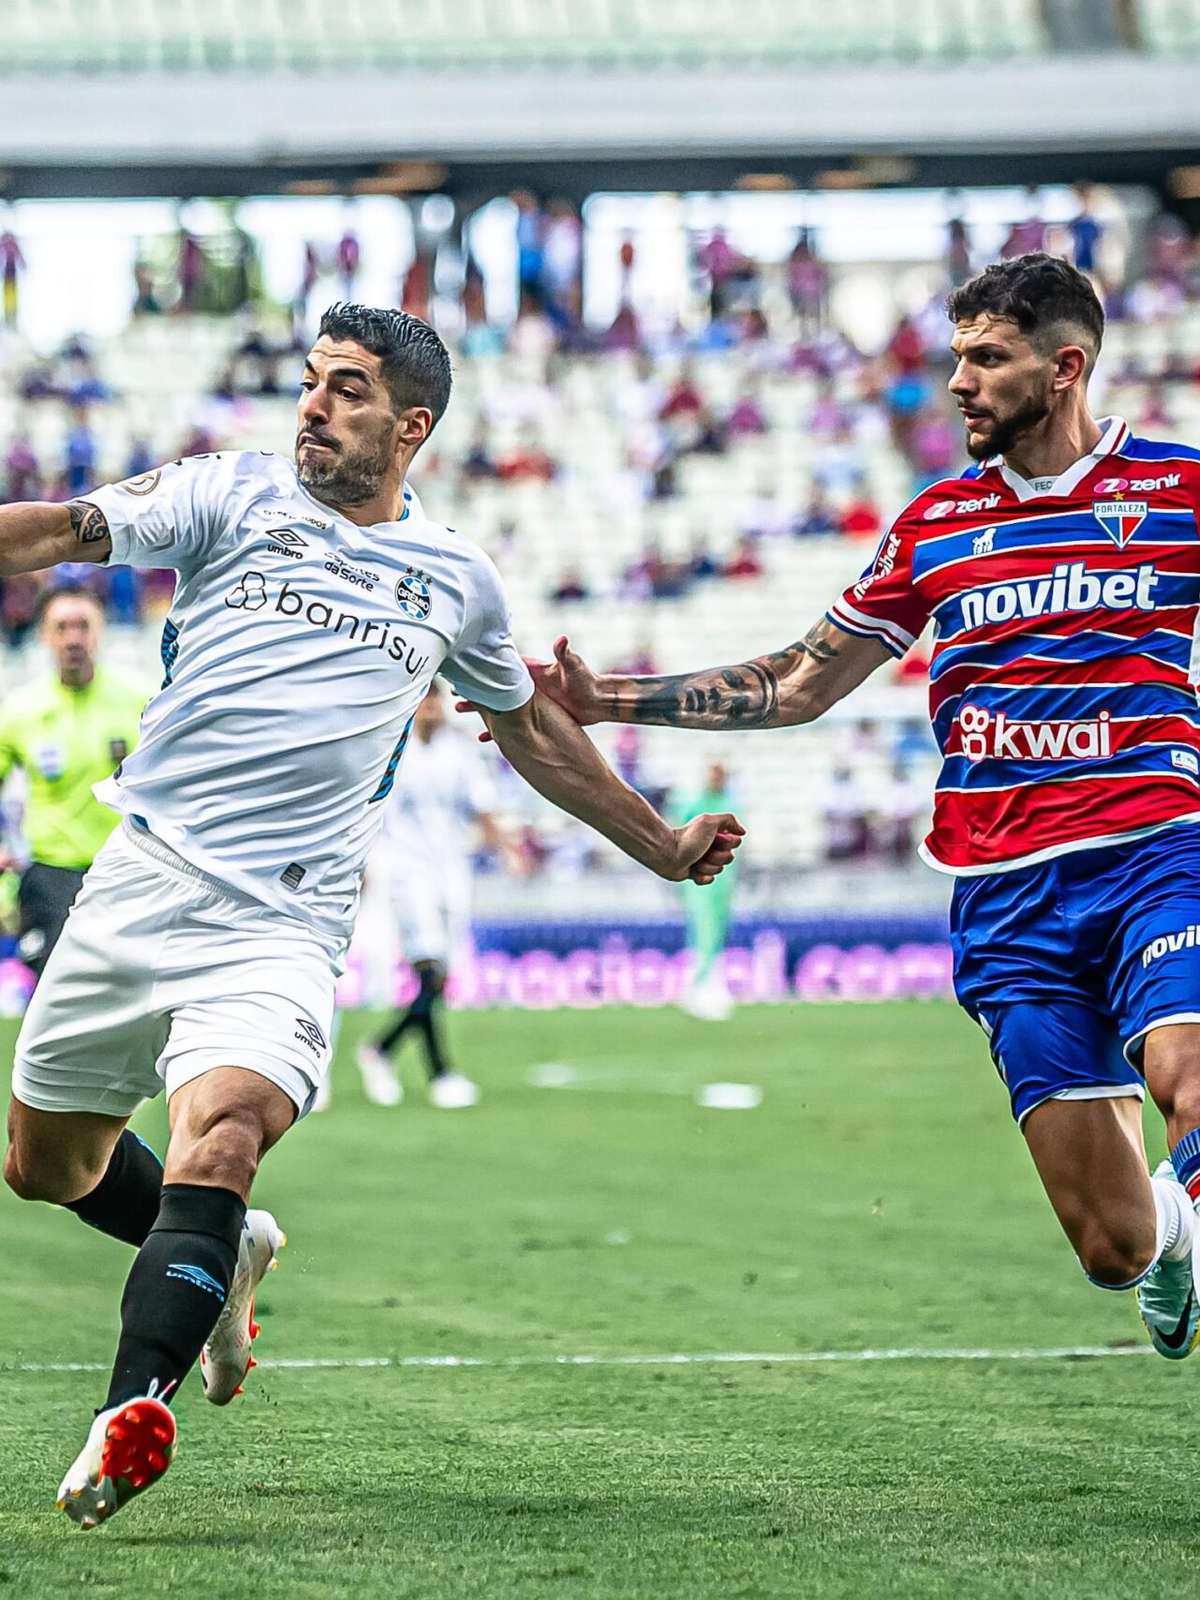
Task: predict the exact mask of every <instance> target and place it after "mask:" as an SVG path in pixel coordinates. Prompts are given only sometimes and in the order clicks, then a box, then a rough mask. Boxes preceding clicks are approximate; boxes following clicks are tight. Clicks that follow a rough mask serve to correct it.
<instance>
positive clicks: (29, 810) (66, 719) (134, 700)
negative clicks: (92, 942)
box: [0, 586, 146, 977]
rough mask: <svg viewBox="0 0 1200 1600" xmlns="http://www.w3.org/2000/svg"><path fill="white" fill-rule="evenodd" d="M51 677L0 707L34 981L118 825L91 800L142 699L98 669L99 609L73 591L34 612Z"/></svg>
mask: <svg viewBox="0 0 1200 1600" xmlns="http://www.w3.org/2000/svg"><path fill="white" fill-rule="evenodd" d="M40 629H41V640H42V643H43V644H44V645H45V646H46V647H47V649H48V650H49V652H50V655H51V657H52V658H53V661H54V668H55V670H54V672H53V674H52V675H51V676H49V677H47V678H45V679H43V680H42V681H41V682H38V683H33V684H26V685H25V686H24V687H23V688H21V689H18V690H17V691H16V692H15V693H14V694H12V695H10V696H9V698H8V699H7V700H6V701H5V702H4V704H3V706H0V782H3V781H4V779H5V778H7V777H8V775H9V774H10V773H11V772H12V770H13V768H14V767H20V768H21V769H22V770H23V772H24V773H25V778H26V784H27V795H26V801H25V837H26V841H27V845H28V851H29V857H30V861H29V865H28V867H27V868H26V869H25V871H24V873H23V874H22V876H21V887H20V892H19V895H18V909H19V912H20V943H19V946H18V954H19V955H20V957H21V960H22V961H24V962H25V963H26V965H27V966H29V967H32V969H33V971H34V972H35V973H36V974H37V976H38V977H40V976H41V973H42V968H43V967H44V966H45V964H46V961H47V958H48V957H49V955H50V952H51V950H53V948H54V946H55V943H56V942H57V940H58V936H59V934H60V933H61V932H62V930H63V924H64V923H65V922H66V920H67V912H68V911H69V910H70V909H71V904H72V902H73V901H74V899H75V896H76V894H78V892H79V886H80V884H81V883H82V882H83V875H84V873H85V872H86V871H87V869H88V868H89V867H90V866H91V864H92V861H93V859H94V857H95V855H96V852H97V851H98V850H99V849H100V846H101V845H102V844H103V843H104V841H105V840H106V839H107V838H108V836H109V834H110V833H111V832H112V831H113V829H114V828H115V827H116V825H117V822H118V821H119V820H120V819H119V818H118V816H117V814H116V812H115V811H111V810H110V809H109V808H108V807H107V806H104V805H101V804H100V802H99V801H98V800H97V799H96V798H95V796H94V795H93V794H92V785H93V784H94V783H98V782H99V781H100V780H101V779H102V778H107V777H108V776H109V774H110V773H111V772H112V771H113V770H114V768H116V767H117V766H119V765H120V763H121V762H122V761H123V760H124V759H125V757H126V756H127V755H128V754H129V752H130V751H131V750H132V749H133V747H134V745H135V744H136V743H137V732H138V721H139V718H140V717H141V713H142V707H143V705H144V704H145V701H146V696H145V694H143V693H140V692H139V691H138V690H136V689H134V688H131V687H130V686H129V685H128V684H126V683H123V682H122V681H121V679H120V678H119V677H118V676H117V675H116V674H115V673H111V672H109V671H108V670H107V669H106V668H104V667H102V666H100V665H99V664H98V661H97V657H98V655H99V652H100V646H101V643H102V641H103V637H104V606H103V604H102V602H101V600H100V599H99V597H98V596H97V595H96V594H95V593H94V592H93V591H92V590H91V589H85V588H82V587H79V586H64V587H63V588H60V589H52V590H50V591H49V593H47V594H46V595H45V597H44V598H43V600H42V604H41V611H40Z"/></svg>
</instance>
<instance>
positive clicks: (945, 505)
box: [925, 494, 1000, 522]
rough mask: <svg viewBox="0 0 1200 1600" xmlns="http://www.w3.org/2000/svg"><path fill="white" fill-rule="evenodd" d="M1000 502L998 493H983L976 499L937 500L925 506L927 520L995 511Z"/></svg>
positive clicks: (933, 520)
mask: <svg viewBox="0 0 1200 1600" xmlns="http://www.w3.org/2000/svg"><path fill="white" fill-rule="evenodd" d="M999 504H1000V496H999V495H998V494H982V495H978V496H976V498H975V499H974V500H935V501H934V502H933V504H932V505H931V506H926V508H925V521H926V522H941V521H942V519H943V518H944V517H964V516H970V514H971V512H972V511H994V510H995V509H996V507H997V506H998V505H999Z"/></svg>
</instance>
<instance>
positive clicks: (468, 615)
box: [0, 305, 741, 1527]
mask: <svg viewBox="0 0 1200 1600" xmlns="http://www.w3.org/2000/svg"><path fill="white" fill-rule="evenodd" d="M449 396H450V360H449V355H448V353H447V351H446V348H445V346H444V345H443V344H442V342H441V340H440V339H439V338H438V336H437V335H436V333H434V332H433V330H432V329H431V328H429V327H427V326H426V325H425V324H424V323H423V322H420V321H419V320H418V319H416V318H414V317H410V316H406V315H405V314H403V313H401V312H396V311H380V310H372V309H369V308H366V307H362V306H347V305H343V306H335V307H332V308H331V309H330V310H329V311H328V312H327V313H326V314H325V316H324V317H323V318H322V321H321V327H320V335H319V337H318V339H317V342H316V344H315V345H314V346H313V348H312V350H311V351H310V352H309V355H308V358H307V360H306V361H305V364H304V375H303V379H302V387H301V393H300V397H299V402H298V408H297V412H298V416H297V438H296V459H295V465H293V464H292V463H291V462H289V461H286V460H284V459H283V458H281V457H279V456H275V455H271V454H269V453H265V452H264V453H258V452H244V453H232V454H225V453H221V454H218V455H210V456H199V457H195V458H192V459H189V460H183V461H176V462H174V463H172V464H170V465H167V466H164V467H162V468H160V469H159V470H158V471H155V472H150V473H147V474H145V475H143V476H142V477H139V478H134V479H130V480H128V481H127V482H125V483H121V484H116V485H112V486H109V487H106V488H102V489H98V490H96V491H94V492H93V493H91V494H89V495H87V496H86V497H84V498H82V499H80V500H77V501H73V502H70V503H69V504H67V505H51V504H42V503H30V504H16V505H9V506H3V507H0V574H5V575H6V574H10V573H18V572H33V571H38V570H40V569H42V568H46V567H50V566H53V565H55V564H57V563H58V562H61V561H79V560H90V561H94V562H104V561H110V560H111V561H113V562H121V563H129V564H131V565H135V566H146V567H174V568H175V569H176V570H177V572H178V574H179V579H178V586H177V588H176V592H175V599H174V602H173V605H172V608H171V615H170V617H169V619H168V621H167V623H166V626H165V629H164V632H163V640H162V659H163V671H164V676H163V683H162V688H161V689H160V691H159V693H158V694H157V695H156V696H155V697H154V699H153V700H152V701H151V702H150V704H149V706H148V707H147V709H146V712H145V714H144V716H143V719H142V730H141V739H140V743H139V745H138V747H137V749H136V750H135V751H134V753H133V754H132V755H131V756H129V757H128V758H127V759H126V760H125V761H124V762H123V763H122V765H121V766H120V767H119V768H118V769H117V771H116V773H115V774H114V775H113V777H112V778H111V779H109V780H108V781H107V782H106V783H105V784H102V785H100V786H98V792H99V793H100V794H101V797H102V798H104V799H105V800H107V801H108V803H109V804H111V805H112V806H114V807H115V808H116V809H117V810H118V811H120V812H122V813H123V816H124V821H123V823H122V825H121V826H120V827H119V828H118V829H117V830H116V832H115V833H114V834H113V835H112V838H111V839H110V840H109V842H108V843H107V844H106V845H105V846H104V848H103V849H102V850H101V852H100V854H99V855H98V856H97V858H96V861H95V864H94V865H93V867H92V868H91V870H90V871H89V872H88V874H87V877H86V879H85V880H84V885H83V888H82V890H81V891H80V894H79V896H78V898H77V899H76V901H75V905H74V908H73V910H72V912H71V915H70V917H69V919H68V921H67V925H66V928H65V930H64V932H63V935H62V937H61V938H60V940H59V942H58V944H57V946H56V947H55V950H54V953H53V955H52V957H51V959H50V961H49V962H48V963H47V966H46V970H45V973H44V975H43V978H42V981H41V984H40V986H39V988H38V990H37V992H36V994H35V995H34V998H33V1001H32V1003H31V1005H30V1008H29V1011H28V1012H27V1013H26V1016H25V1021H24V1024H23V1026H22V1029H21V1033H20V1037H19V1039H18V1041H17V1047H16V1060H15V1064H14V1069H13V1097H12V1102H11V1106H10V1111H9V1127H8V1131H9V1147H8V1151H7V1153H6V1156H5V1162H4V1176H5V1179H6V1181H7V1182H8V1184H9V1186H10V1187H11V1188H12V1189H13V1190H14V1191H15V1192H16V1194H18V1195H20V1196H21V1197H22V1198H24V1199H28V1200H44V1201H50V1202H52V1203H55V1204H58V1205H62V1206H65V1207H67V1208H68V1209H69V1210H72V1211H74V1212H75V1213H76V1214H77V1215H78V1216H79V1217H80V1218H81V1219H82V1220H83V1221H85V1222H87V1223H89V1224H91V1225H92V1226H93V1227H96V1228H98V1229H100V1230H101V1231H102V1232H105V1233H108V1234H111V1235H113V1236H115V1237H117V1238H120V1239H124V1240H126V1241H127V1242H128V1243H130V1244H131V1245H133V1246H135V1247H136V1248H137V1255H136V1257H135V1259H134V1262H133V1267H132V1270H131V1271H130V1274H129V1278H128V1280H127V1282H126V1285H125V1291H124V1295H123V1297H122V1301H121V1333H120V1339H119V1342H118V1346H117V1353H116V1360H115V1363H114V1367H113V1373H112V1379H111V1382H110V1384H109V1389H108V1393H107V1396H106V1398H105V1400H104V1404H103V1406H102V1408H101V1410H100V1411H99V1412H98V1413H97V1415H96V1418H95V1421H94V1422H93V1424H92V1426H91V1429H90V1431H89V1433H88V1437H87V1441H86V1443H85V1445H84V1448H83V1450H82V1451H81V1452H80V1454H79V1456H78V1458H77V1459H76V1461H75V1462H74V1463H73V1465H72V1466H71V1467H70V1468H69V1469H68V1471H67V1474H66V1476H65V1477H64V1479H63V1481H62V1484H61V1486H60V1489H59V1497H58V1503H59V1505H60V1507H61V1508H62V1509H63V1510H65V1511H66V1512H67V1513H68V1515H69V1516H70V1517H71V1518H72V1519H73V1520H74V1521H75V1522H77V1523H78V1524H79V1525H80V1526H82V1527H94V1526H95V1525H96V1524H97V1523H99V1522H101V1521H103V1520H105V1518H107V1517H109V1516H111V1515H112V1513H113V1512H114V1511H116V1510H118V1509H120V1507H121V1506H122V1505H123V1504H124V1503H125V1502H126V1501H127V1500H129V1499H130V1498H131V1497H132V1496H133V1495H135V1494H137V1493H140V1492H141V1491H142V1490H143V1489H145V1488H146V1487H148V1486H149V1485H150V1484H151V1483H153V1482H155V1481H156V1479H157V1478H159V1477H161V1475H162V1474H163V1472H165V1471H166V1469H167V1467H168V1466H169V1464H170V1461H171V1458H172V1454H173V1451H174V1446H175V1422H174V1418H173V1416H172V1413H171V1411H170V1409H169V1407H168V1404H167V1403H166V1402H168V1401H169V1400H170V1399H171V1398H172V1396H173V1395H174V1393H175V1392H176V1390H177V1388H178V1385H179V1383H180V1382H181V1381H182V1379H183V1378H184V1377H185V1376H186V1374H187V1372H188V1371H189V1370H190V1368H191V1367H192V1366H193V1364H194V1363H195V1361H196V1359H197V1357H200V1358H201V1368H202V1374H203V1379H204V1387H205V1393H206V1395H207V1396H208V1398H209V1399H210V1400H213V1401H215V1402H216V1403H218V1404H223V1403H225V1402H226V1401H228V1400H229V1399H230V1398H231V1397H232V1395H233V1394H234V1393H235V1392H236V1390H237V1388H238V1386H239V1384H240V1382H241V1380H242V1378H243V1377H244V1376H245V1374H246V1372H247V1370H248V1368H249V1366H250V1365H251V1364H252V1362H251V1356H250V1341H251V1338H252V1337H253V1333H254V1331H255V1329H254V1322H253V1295H254V1289H255V1287H256V1285H257V1283H258V1281H259V1279H260V1278H261V1277H262V1275H263V1273H264V1272H265V1271H266V1269H267V1267H268V1265H269V1264H270V1263H271V1261H272V1260H273V1258H274V1253H275V1250H276V1248H277V1246H278V1244H279V1243H280V1242H281V1238H282V1235H281V1234H280V1232H279V1230H278V1228H277V1225H276V1223H275V1221H274V1218H272V1217H271V1216H270V1215H269V1213H267V1212H263V1211H250V1212H247V1209H246V1205H247V1201H248V1199H249V1195H250V1188H251V1184H252V1181H253V1179H254V1175H255V1171H256V1169H257V1167H258V1163H259V1160H260V1158H261V1157H262V1155H263V1153H264V1152H265V1151H266V1150H268V1149H269V1148H270V1147H271V1145H273V1144H274V1143H275V1142H276V1141H277V1140H278V1139H279V1138H280V1137H281V1136H282V1135H283V1134H284V1133H285V1132H286V1130H287V1129H288V1128H289V1127H290V1126H291V1124H292V1123H293V1122H294V1121H295V1120H296V1119H297V1117H299V1116H302V1115H303V1114H304V1112H305V1111H306V1110H307V1109H308V1108H309V1107H310V1105H311V1103H312V1100H313V1098H314V1096H315V1094H316V1091H317V1087H318V1085H319V1083H320V1081H321V1078H322V1076H323V1074H324V1073H325V1072H326V1071H327V1070H328V1066H329V1044H328V1040H329V1035H330V1027H331V1019H332V1015H333V989H334V980H335V977H336V975H337V973H338V970H339V967H340V963H341V959H342V955H343V952H344V951H345V948H346V945H347V943H348V940H349V935H350V931H351V929H352V927H353V922H354V915H355V909H356V904H357V900H358V894H359V887H360V882H361V878H362V869H363V861H364V859H365V856H366V853H367V848H368V846H369V844H370V841H371V839H372V837H373V835H374V833H375V831H376V829H377V827H378V825H379V821H380V818H381V815H382V802H383V801H384V800H385V799H386V798H387V796H388V794H389V793H390V792H391V789H392V787H393V784H394V783H395V781H396V777H397V770H398V768H399V766H400V762H401V759H402V757H403V754H404V748H405V744H406V742H407V739H408V733H409V728H410V725H411V720H412V716H413V713H414V711H415V708H416V706H417V705H418V703H419V702H420V700H421V699H422V697H423V696H424V695H425V693H426V691H427V689H428V687H429V684H430V681H431V680H432V678H433V676H434V674H435V673H437V672H441V673H443V674H444V675H445V676H446V677H447V678H448V679H449V681H450V682H451V684H453V685H454V687H455V688H456V689H457V690H460V691H461V692H463V693H465V694H466V695H468V696H469V698H470V699H471V700H472V701H474V702H475V703H477V704H479V705H481V706H483V707H485V708H487V709H486V713H485V715H486V717H487V721H488V726H489V728H490V729H491V731H492V733H493V735H494V737H495V740H496V742H497V744H498V745H499V747H500V749H501V750H502V751H503V752H504V754H505V756H506V758H507V759H508V760H509V762H510V763H511V764H512V766H513V767H514V768H515V769H516V770H517V771H518V772H519V773H521V774H522V776H523V777H525V778H526V779H527V780H528V781H529V782H530V783H531V784H532V785H533V786H534V787H535V788H536V789H538V790H539V791H540V792H541V793H542V794H544V795H545V796H546V797H547V798H549V799H550V800H552V801H554V802H555V803H556V804H558V805H560V806H562V807H563V808H564V809H565V810H567V811H570V812H571V813H573V814H574V815H576V816H578V817H580V818H582V819H583V820H584V821H586V822H588V823H590V824H591V825H592V826H593V827H595V828H596V829H597V830H598V831H599V832H601V833H603V834H604V835H605V836H606V837H608V838H609V839H612V840H613V841H614V843H616V844H617V845H619V846H620V847H621V848H622V849H623V850H625V851H626V853H628V854H629V855H631V856H632V857H633V858H634V859H635V860H637V861H640V862H641V863H643V864H644V865H645V866H648V867H650V868H651V869H652V870H653V871H655V872H657V873H658V874H660V876H663V877H665V878H669V879H673V880H676V881H681V880H682V879H684V878H687V877H691V878H692V879H693V880H694V881H696V882H711V881H712V879H713V877H715V876H716V874H717V873H719V872H720V871H721V869H722V868H723V867H724V866H725V865H727V864H728V863H729V862H730V861H731V860H732V859H733V851H734V850H735V849H736V847H737V843H738V836H739V834H740V832H741V830H740V827H739V825H738V824H737V822H736V821H735V820H734V819H733V818H732V817H716V816H714V817H704V818H698V819H696V821H694V822H692V823H689V824H688V825H687V826H686V827H684V828H680V829H672V828H670V827H668V826H667V824H666V823H665V822H664V821H663V820H662V818H661V817H659V816H658V814H657V813H656V812H655V811H654V810H653V809H652V808H651V807H650V806H648V805H647V804H646V803H645V802H644V801H643V800H641V799H640V798H639V797H638V796H637V795H636V794H634V793H633V791H632V790H630V789H629V788H627V787H626V786H625V785H624V784H623V783H621V781H620V780H619V779H618V778H617V777H616V776H615V774H614V773H612V772H611V771H610V769H609V768H608V767H607V765H606V764H605V763H604V762H603V761H602V760H601V758H600V756H599V755H598V754H597V752H596V750H595V748H594V747H593V746H592V744H591V743H590V742H589V741H588V740H587V738H586V736H585V735H583V733H582V732H581V731H580V730H578V729H577V728H576V726H575V724H574V722H573V721H572V720H571V719H570V718H569V717H568V716H567V715H566V714H565V713H564V712H562V711H561V710H560V709H559V708H558V707H557V706H555V705H554V704H553V703H552V702H550V701H546V700H544V699H543V697H542V696H541V695H535V694H534V692H533V685H532V682H531V680H530V678H529V675H528V673H527V671H526V669H525V666H524V663H523V662H522V660H521V657H520V655H519V654H518V652H517V650H516V648H515V646H514V644H513V641H512V638H511V635H510V631H509V619H508V611H507V606H506V604H505V599H504V594H503V591H502V588H501V585H500V579H499V575H498V574H497V572H496V569H495V568H494V567H493V565H492V564H491V562H490V561H489V560H488V559H487V557H486V556H485V555H484V554H483V553H482V551H480V550H479V549H478V548H477V547H476V546H475V545H473V544H472V543H471V542H470V541H469V540H468V539H465V538H464V537H463V536H462V535H461V534H458V533H455V532H454V531H453V530H451V529H448V528H444V527H441V526H439V525H437V524H435V523H433V522H431V521H429V520H428V519H427V518H426V517H425V515H424V514H423V512H422V510H421V506H420V503H419V501H418V500H417V498H416V496H415V495H414V494H413V492H412V491H411V490H410V489H408V488H407V487H406V485H405V477H406V474H407V471H408V469H409V466H410V464H411V462H412V459H413V457H414V455H415V454H416V452H417V450H418V449H419V448H420V446H421V445H422V444H423V443H424V441H425V439H426V438H427V437H428V436H429V433H430V431H431V430H432V428H433V427H434V425H435V423H436V422H437V420H438V418H439V417H440V416H441V414H442V412H443V411H444V410H445V407H446V404H447V401H448V400H449ZM163 1089H165V1091H166V1094H167V1097H168V1111H169V1121H170V1130H171V1131H170V1142H169V1146H168V1150H167V1156H166V1165H165V1170H164V1169H163V1168H161V1167H160V1166H159V1164H158V1162H157V1160H156V1158H155V1157H154V1156H153V1155H152V1154H151V1152H150V1151H149V1150H148V1149H147V1148H146V1146H145V1145H143V1144H142V1143H141V1142H140V1141H139V1140H138V1139H137V1138H136V1137H135V1136H134V1135H133V1134H132V1133H131V1132H130V1131H129V1130H128V1129H127V1128H126V1123H127V1121H128V1119H129V1117H130V1115H131V1114H132V1112H133V1111H134V1110H135V1109H136V1107H137V1106H138V1105H139V1104H140V1103H141V1101H143V1100H144V1099H147V1098H149V1097H150V1096H152V1095H155V1094H157V1093H159V1092H160V1091H162V1090H163ZM202 1351H203V1355H202V1354H201V1352H202Z"/></svg>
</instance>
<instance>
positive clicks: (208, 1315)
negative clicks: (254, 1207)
mask: <svg viewBox="0 0 1200 1600" xmlns="http://www.w3.org/2000/svg"><path fill="white" fill-rule="evenodd" d="M245 1216H246V1205H245V1202H244V1201H243V1200H242V1198H241V1196H240V1195H236V1194H234V1193H233V1191H232V1190H231V1189H210V1188H207V1187H206V1186H204V1185H202V1184H196V1183H166V1184H164V1185H163V1191H162V1204H161V1205H160V1207H159V1212H158V1218H157V1220H156V1221H155V1223H154V1226H153V1227H152V1228H151V1230H150V1232H149V1233H148V1234H147V1236H146V1242H145V1244H143V1245H142V1248H141V1249H140V1250H139V1251H138V1253H137V1258H136V1260H135V1261H134V1263H133V1269H132V1271H131V1272H130V1274H129V1277H128V1280H127V1281H126V1284H125V1293H124V1294H123V1295H122V1297H121V1339H120V1342H119V1344H118V1345H117V1357H116V1361H115V1362H114V1364H113V1374H112V1381H111V1382H110V1384H109V1386H108V1398H107V1399H106V1400H105V1402H104V1408H105V1409H106V1410H107V1408H108V1407H109V1406H115V1405H119V1404H120V1403H121V1402H122V1401H123V1400H131V1399H133V1398H135V1396H137V1395H143V1394H148V1393H150V1391H151V1388H152V1387H153V1391H154V1394H155V1395H156V1396H157V1398H158V1399H160V1400H171V1399H173V1398H174V1396H175V1394H176V1392H177V1390H178V1388H179V1385H180V1384H181V1383H182V1382H183V1380H184V1378H185V1377H186V1376H187V1374H188V1372H189V1371H190V1370H191V1368H192V1365H193V1363H194V1362H195V1361H196V1359H197V1357H198V1356H199V1354H200V1351H201V1350H202V1349H203V1347H204V1341H205V1340H206V1339H207V1338H208V1336H209V1334H210V1333H211V1332H212V1331H213V1328H214V1327H215V1326H216V1321H217V1318H218V1317H219V1316H220V1315H221V1308H222V1306H223V1305H224V1304H225V1297H226V1295H227V1294H228V1293H229V1285H230V1283H231V1282H232V1281H233V1269H234V1267H235V1266H236V1265H237V1256H238V1247H239V1245H240V1243H241V1238H242V1222H243V1221H244V1219H245Z"/></svg>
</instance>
